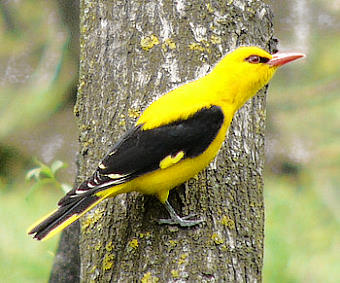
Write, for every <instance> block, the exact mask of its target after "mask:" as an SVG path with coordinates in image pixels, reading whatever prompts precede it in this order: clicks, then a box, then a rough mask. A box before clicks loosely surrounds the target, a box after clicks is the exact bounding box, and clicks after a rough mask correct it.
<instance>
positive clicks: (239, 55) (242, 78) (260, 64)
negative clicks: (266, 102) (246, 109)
mask: <svg viewBox="0 0 340 283" xmlns="http://www.w3.org/2000/svg"><path fill="white" fill-rule="evenodd" d="M304 56H305V55H304V54H302V53H283V52H277V53H275V54H273V55H272V54H270V53H268V52H266V51H265V50H263V49H261V48H258V47H254V46H250V47H239V48H237V49H236V50H234V51H233V52H231V53H229V54H228V55H226V56H225V57H224V58H223V59H222V60H221V61H220V62H219V63H218V64H217V65H216V67H215V69H214V70H213V72H215V74H217V75H219V76H220V77H221V81H225V83H226V84H228V90H229V91H231V92H232V93H234V97H233V98H234V99H235V103H236V104H239V107H241V106H242V105H243V104H244V103H245V102H246V101H247V100H248V99H249V98H251V97H252V96H253V95H255V94H256V93H257V91H259V90H260V89H261V88H262V87H264V86H265V85H266V84H268V82H269V81H270V80H271V78H272V77H273V75H274V74H275V71H276V70H277V69H278V67H280V66H283V65H285V64H287V63H289V62H291V61H294V60H296V59H299V58H302V57H304Z"/></svg>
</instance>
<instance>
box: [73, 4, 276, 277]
mask: <svg viewBox="0 0 340 283" xmlns="http://www.w3.org/2000/svg"><path fill="white" fill-rule="evenodd" d="M80 2H81V3H80V22H81V23H80V32H81V35H80V47H81V54H80V83H79V89H78V99H77V104H76V106H75V115H76V116H77V117H78V123H79V128H80V153H79V176H78V181H79V182H80V181H82V180H84V179H85V178H87V177H89V176H90V175H91V174H92V172H93V171H94V170H95V168H96V167H97V165H98V162H99V161H100V160H101V158H103V156H104V155H105V153H106V152H107V150H108V149H109V148H110V146H111V145H113V144H114V143H115V142H116V141H117V140H118V139H119V137H120V136H121V135H122V134H123V133H124V132H125V131H126V130H128V129H129V128H130V127H131V126H132V125H133V123H134V122H135V121H136V118H137V117H138V115H139V114H140V113H141V111H143V109H145V107H146V106H147V105H148V104H150V102H151V101H153V100H154V99H156V98H157V97H159V95H160V94H162V93H165V92H167V91H169V90H170V89H172V88H174V87H176V86H178V85H180V84H182V83H185V82H187V81H189V80H192V79H194V78H197V77H199V76H202V75H204V74H206V73H207V72H208V71H209V70H210V69H211V66H213V65H214V64H215V62H216V61H217V60H218V59H220V58H221V57H222V56H224V55H225V54H226V53H227V52H228V51H229V50H232V49H234V48H235V47H237V46H239V45H257V46H261V47H263V48H265V49H267V50H271V49H272V48H274V47H275V43H276V42H275V40H273V38H272V36H273V30H272V13H271V11H270V9H269V8H268V6H267V5H265V4H264V3H263V2H262V1H257V0H253V1H250V0H248V1H222V0H220V1H218V0H215V1H182V0H178V1H177V2H176V1H164V0H161V1H159V0H157V1H156V0H150V1H136V0H130V1H122V0H117V1H91V0H87V1H84V0H82V1H80ZM264 120H265V91H261V92H260V93H259V95H257V96H256V97H255V98H254V99H253V100H252V101H250V102H249V103H247V104H246V105H245V106H244V107H243V108H242V109H241V110H240V111H239V112H238V113H237V115H236V117H235V118H234V121H233V123H232V126H231V128H230V130H229V134H228V137H227V139H226V142H225V145H224V147H223V149H222V150H221V152H220V153H219V155H218V157H217V159H216V160H215V161H214V162H213V164H211V165H210V166H209V168H208V169H207V170H206V171H205V172H203V173H201V174H199V176H198V178H195V179H192V180H190V181H189V182H188V183H187V184H186V185H185V186H184V185H183V186H182V187H181V188H179V189H177V190H172V192H171V193H170V198H169V199H170V203H172V204H173V206H174V207H175V209H176V211H177V212H179V214H181V215H187V214H190V213H196V214H197V215H198V217H202V218H203V219H204V220H205V221H204V223H203V224H202V225H200V226H199V227H192V228H186V229H183V228H178V227H173V226H160V225H158V224H157V223H156V220H157V219H159V218H164V217H168V215H167V213H166V211H165V209H164V208H163V207H162V205H161V204H160V203H159V201H158V200H157V199H155V198H154V197H151V196H143V195H140V194H138V193H130V194H123V195H119V196H118V197H116V198H115V199H111V200H108V201H105V202H104V203H102V204H100V205H98V206H97V207H96V208H95V209H93V210H92V211H91V212H89V213H88V214H87V215H85V216H84V217H83V219H82V220H81V231H82V233H81V239H80V258H81V271H80V277H81V280H82V281H84V282H94V281H95V282H109V281H111V282H141V281H142V282H174V281H181V282H234V281H237V282H257V281H261V269H262V264H263V233H264V204H263V194H262V190H263V179H262V168H263V163H264Z"/></svg>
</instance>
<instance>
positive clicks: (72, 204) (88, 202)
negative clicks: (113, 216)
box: [28, 190, 112, 240]
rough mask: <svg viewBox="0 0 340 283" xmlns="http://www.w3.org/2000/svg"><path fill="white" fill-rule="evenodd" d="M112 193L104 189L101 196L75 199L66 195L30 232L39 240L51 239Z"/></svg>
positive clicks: (92, 195) (93, 195)
mask: <svg viewBox="0 0 340 283" xmlns="http://www.w3.org/2000/svg"><path fill="white" fill-rule="evenodd" d="M111 195H112V191H110V190H108V191H106V192H105V191H102V192H101V194H100V195H99V196H97V195H95V194H90V195H86V196H81V197H78V198H77V197H75V198H74V199H72V198H70V197H69V195H66V196H65V197H64V199H62V200H61V201H60V202H59V207H58V208H57V209H56V210H54V211H52V212H51V213H50V214H48V215H46V216H45V217H43V218H42V219H40V220H38V221H37V222H36V223H34V224H33V225H32V226H31V227H30V228H29V229H28V234H30V235H33V238H35V239H38V240H42V239H44V240H46V239H49V238H51V237H53V236H54V235H55V234H57V233H58V232H60V231H62V230H63V229H65V228H66V227H67V226H68V225H70V224H72V223H73V222H74V221H76V220H78V219H79V217H81V216H82V215H84V214H85V213H86V212H88V211H89V210H90V209H91V208H93V207H94V206H96V205H97V204H98V203H100V202H101V201H103V200H104V199H106V198H107V197H109V196H111Z"/></svg>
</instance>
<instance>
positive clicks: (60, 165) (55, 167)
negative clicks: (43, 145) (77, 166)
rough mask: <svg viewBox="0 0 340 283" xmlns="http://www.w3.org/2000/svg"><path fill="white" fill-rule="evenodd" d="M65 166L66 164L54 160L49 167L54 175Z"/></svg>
mask: <svg viewBox="0 0 340 283" xmlns="http://www.w3.org/2000/svg"><path fill="white" fill-rule="evenodd" d="M67 166H68V165H67V163H65V162H62V161H61V160H56V161H54V162H53V163H52V165H51V171H52V173H53V174H55V173H56V172H57V171H58V170H59V169H61V168H66V167H67Z"/></svg>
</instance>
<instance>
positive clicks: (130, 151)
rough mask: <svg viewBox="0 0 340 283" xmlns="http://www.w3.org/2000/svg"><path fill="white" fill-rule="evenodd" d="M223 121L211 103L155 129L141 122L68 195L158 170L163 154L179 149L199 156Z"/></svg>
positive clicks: (95, 189) (221, 114)
mask: <svg viewBox="0 0 340 283" xmlns="http://www.w3.org/2000/svg"><path fill="white" fill-rule="evenodd" d="M223 121H224V115H223V112H222V110H221V108H220V107H218V106H211V107H210V108H202V109H201V110H200V111H198V112H196V113H195V114H194V115H192V116H191V117H189V118H188V119H186V120H178V121H175V122H173V123H170V124H167V125H164V126H161V127H158V128H155V129H150V130H143V129H142V125H139V126H136V127H135V128H133V129H132V130H130V131H129V132H127V133H126V134H125V136H124V137H123V138H122V139H121V140H120V141H119V142H118V143H117V144H116V145H115V146H113V148H112V149H111V150H110V152H109V153H108V154H107V155H106V156H105V158H104V159H103V160H102V162H101V164H100V165H99V167H98V169H97V170H96V172H95V173H94V175H93V176H92V177H91V178H89V179H88V180H87V181H85V182H84V183H82V184H81V185H80V187H79V188H77V189H76V190H73V191H71V192H69V193H68V196H69V197H70V196H71V197H72V196H73V197H76V196H81V195H84V194H86V195H87V194H91V193H93V192H94V191H99V190H103V189H105V188H107V187H110V186H113V185H118V184H122V183H125V182H127V181H130V180H132V179H134V178H136V177H138V176H141V175H143V174H145V173H148V172H152V171H154V170H157V169H158V168H159V164H160V162H161V161H162V160H163V159H164V158H165V157H167V156H169V155H170V156H176V154H177V153H179V152H181V151H182V152H183V153H184V156H183V158H192V157H195V156H198V155H200V154H201V153H202V152H204V151H205V150H206V149H207V148H208V146H209V145H210V144H211V142H212V141H213V140H214V138H215V137H216V135H217V133H218V131H219V130H220V128H221V126H222V124H223ZM65 200H66V199H64V201H65ZM64 201H63V200H61V202H60V203H59V204H61V203H63V202H64Z"/></svg>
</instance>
